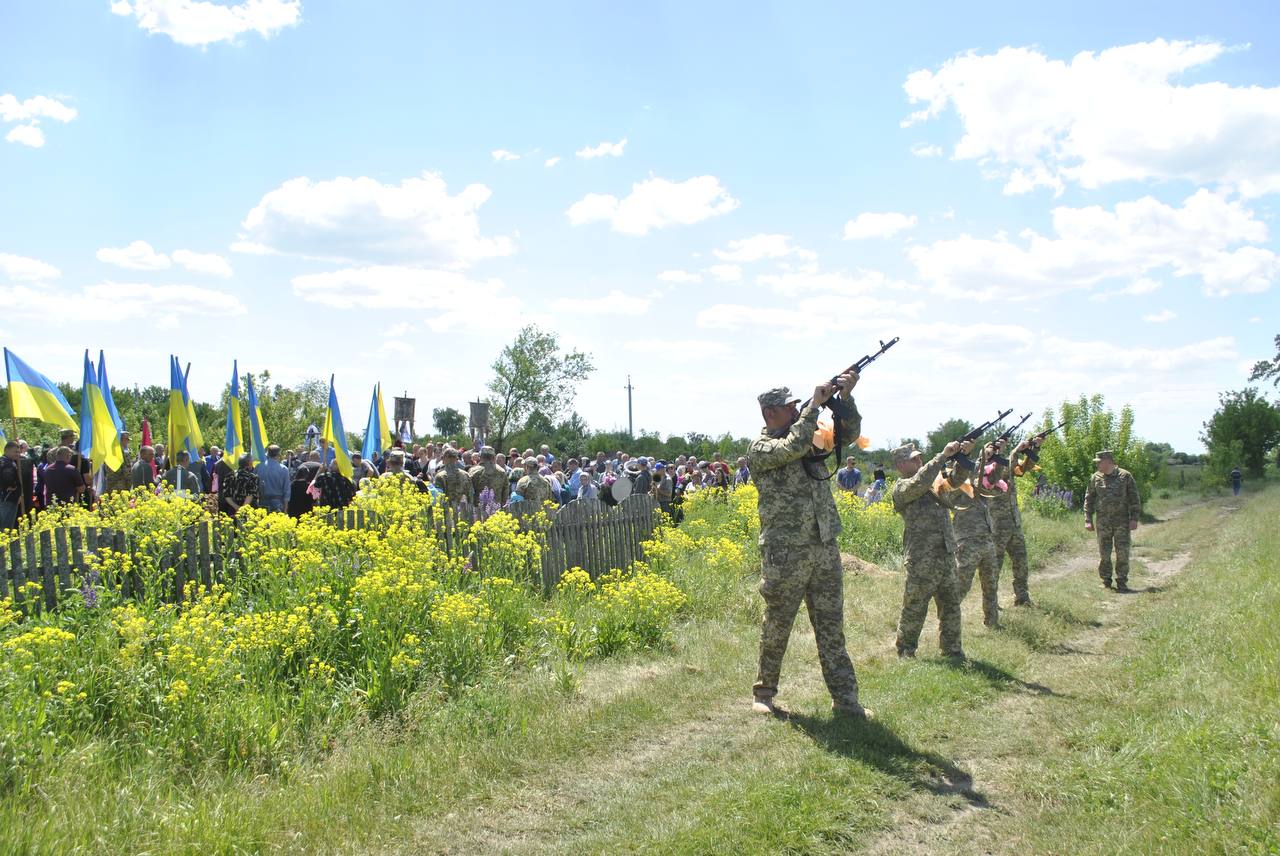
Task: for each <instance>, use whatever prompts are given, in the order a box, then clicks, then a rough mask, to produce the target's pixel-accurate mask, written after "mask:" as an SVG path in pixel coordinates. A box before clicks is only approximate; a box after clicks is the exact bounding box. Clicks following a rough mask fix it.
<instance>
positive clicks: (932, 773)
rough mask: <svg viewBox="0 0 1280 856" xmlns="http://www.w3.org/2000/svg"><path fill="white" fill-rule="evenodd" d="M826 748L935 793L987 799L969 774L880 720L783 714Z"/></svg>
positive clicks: (981, 803) (977, 802)
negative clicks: (920, 748)
mask: <svg viewBox="0 0 1280 856" xmlns="http://www.w3.org/2000/svg"><path fill="white" fill-rule="evenodd" d="M783 718H784V719H785V720H786V722H787V723H788V724H789V725H790V726H791V727H792V728H794V729H796V730H797V731H802V732H804V733H805V734H806V735H808V737H809V738H810V739H812V740H813V742H814V743H816V744H818V745H819V746H821V747H822V748H823V749H825V750H826V751H828V752H830V753H832V754H834V755H840V756H841V757H844V758H849V759H851V760H854V761H859V762H861V763H863V764H866V765H867V766H869V767H874V768H875V769H877V770H879V771H880V772H882V773H884V774H886V775H889V776H893V777H894V778H897V779H900V780H901V781H903V782H904V783H906V784H907V785H908V786H909V787H912V788H917V789H920V790H925V791H928V792H929V793H931V794H936V795H938V796H952V795H959V796H961V797H963V798H964V800H965V801H966V802H968V803H969V805H971V806H974V807H975V808H988V807H990V803H989V802H988V801H987V798H986V796H984V795H983V794H982V793H981V792H980V791H977V790H974V787H973V777H972V776H970V775H969V774H968V773H966V772H965V771H964V770H961V769H960V768H959V767H957V766H956V765H955V763H954V762H952V761H950V760H948V759H946V758H944V757H942V756H941V755H939V754H937V753H936V752H929V751H922V750H919V749H915V748H912V747H911V746H910V745H909V744H908V743H907V742H906V741H904V740H903V739H902V738H901V737H899V736H898V735H897V734H895V733H894V732H893V731H892V730H891V729H890V728H888V727H887V726H885V725H884V724H883V723H880V722H877V721H876V720H874V719H868V720H862V719H845V718H839V717H837V718H834V719H832V718H822V717H816V716H807V715H805V714H801V713H791V714H787V715H786V716H785V717H783Z"/></svg>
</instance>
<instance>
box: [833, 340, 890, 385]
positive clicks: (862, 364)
mask: <svg viewBox="0 0 1280 856" xmlns="http://www.w3.org/2000/svg"><path fill="white" fill-rule="evenodd" d="M896 344H898V337H897V336H894V337H893V338H892V339H890V340H889V341H888V342H886V341H885V340H884V339H881V340H880V350H878V351H876V352H875V353H874V354H866V355H864V356H863V357H862V359H860V360H858V361H857V362H856V363H854V364H853V365H851V366H849V368H847V369H845V370H844V371H842V372H837V373H836V374H835V375H833V376H832V377H831V380H829V381H827V383H830V384H832V385H835V384H836V383H838V382H839V381H840V375H842V374H848V373H849V372H858V373H859V374H861V373H862V370H863V369H865V368H866V367H867V366H869V365H871V364H872V363H874V362H875V361H876V360H878V359H880V355H881V354H883V353H884V352H885V351H887V350H889V349H890V348H892V347H893V346H894V345H896Z"/></svg>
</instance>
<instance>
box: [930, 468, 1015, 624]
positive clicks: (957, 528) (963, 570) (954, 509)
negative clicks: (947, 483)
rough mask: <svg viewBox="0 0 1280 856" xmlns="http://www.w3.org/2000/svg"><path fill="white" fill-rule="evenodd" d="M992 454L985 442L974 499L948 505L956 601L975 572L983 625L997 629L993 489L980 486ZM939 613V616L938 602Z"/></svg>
mask: <svg viewBox="0 0 1280 856" xmlns="http://www.w3.org/2000/svg"><path fill="white" fill-rule="evenodd" d="M994 455H995V444H993V443H988V444H987V445H986V447H985V448H984V449H983V458H982V460H981V461H980V462H979V467H978V471H977V472H976V473H975V474H974V476H973V481H972V485H973V497H972V498H971V499H970V498H968V497H965V496H963V495H961V496H958V497H956V498H955V500H954V501H953V502H952V503H951V528H952V530H953V531H954V533H955V538H956V599H957V600H958V601H960V602H961V603H963V602H964V599H965V595H967V594H969V589H970V588H972V587H973V575H974V572H975V571H976V572H977V574H978V581H979V583H980V584H981V586H982V623H983V624H985V625H986V626H987V627H992V628H995V627H999V626H1000V598H999V594H1000V565H999V563H998V562H997V561H996V542H995V540H994V538H995V523H994V522H993V521H992V519H991V509H990V508H989V507H988V497H990V496H993V495H994V494H995V493H996V490H994V489H992V488H990V487H988V486H987V485H984V484H983V478H982V474H983V469H984V467H985V466H986V465H987V463H988V462H989V461H990V460H991V458H992V457H994ZM987 484H988V485H989V484H990V480H989V479H988V480H987ZM938 614H939V615H941V614H942V601H941V600H938Z"/></svg>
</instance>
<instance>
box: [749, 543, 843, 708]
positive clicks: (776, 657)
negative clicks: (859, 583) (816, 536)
mask: <svg viewBox="0 0 1280 856" xmlns="http://www.w3.org/2000/svg"><path fill="white" fill-rule="evenodd" d="M761 552H762V553H763V556H762V558H763V572H762V575H761V580H760V594H761V596H763V597H764V626H763V628H762V629H761V632H760V671H759V674H758V675H757V676H756V683H755V694H756V696H757V697H759V698H773V697H774V696H775V695H777V693H778V677H779V675H780V674H781V672H782V658H783V655H785V654H786V653H787V642H788V640H789V639H790V638H791V627H792V625H793V624H795V620H796V612H797V611H799V609H800V603H801V601H803V602H804V604H805V606H807V607H808V609H809V621H810V623H811V624H813V635H814V638H815V639H816V640H817V643H818V662H819V663H820V664H821V666H822V677H823V678H824V679H825V680H826V682H827V689H828V690H830V691H831V698H832V699H834V700H835V702H836V703H837V704H840V705H856V704H857V703H858V678H857V676H856V675H855V674H854V671H853V663H852V661H850V659H849V652H848V650H846V648H845V640H844V572H843V569H842V568H841V567H840V550H839V548H838V547H837V546H836V543H835V542H834V541H829V542H826V543H821V542H819V543H812V544H803V545H775V546H768V547H765V548H763V550H762V551H761Z"/></svg>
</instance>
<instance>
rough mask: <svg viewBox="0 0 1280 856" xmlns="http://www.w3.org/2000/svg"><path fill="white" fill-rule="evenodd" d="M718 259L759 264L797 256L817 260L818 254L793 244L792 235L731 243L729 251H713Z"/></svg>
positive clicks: (761, 236)
mask: <svg viewBox="0 0 1280 856" xmlns="http://www.w3.org/2000/svg"><path fill="white" fill-rule="evenodd" d="M712 252H713V253H714V254H715V256H716V258H718V259H720V260H722V261H726V262H758V261H760V260H761V259H780V258H785V257H786V256H789V255H792V254H795V255H797V256H799V257H800V258H802V259H808V260H812V259H816V258H817V257H818V254H817V253H815V252H813V251H812V250H806V249H802V248H801V247H797V246H794V245H793V244H792V243H791V236H790V235H764V234H761V235H753V236H752V237H750V238H741V239H739V240H736V241H730V242H729V248H728V249H727V250H713V251H712Z"/></svg>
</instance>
